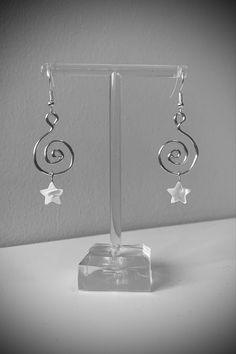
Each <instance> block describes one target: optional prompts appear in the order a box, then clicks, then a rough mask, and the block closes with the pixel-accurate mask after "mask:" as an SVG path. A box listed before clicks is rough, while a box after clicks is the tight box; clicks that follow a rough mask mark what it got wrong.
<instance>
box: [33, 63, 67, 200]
mask: <svg viewBox="0 0 236 354" xmlns="http://www.w3.org/2000/svg"><path fill="white" fill-rule="evenodd" d="M47 77H48V80H49V102H48V106H49V113H47V114H46V116H45V121H46V123H47V124H48V125H49V127H50V129H49V131H48V132H47V133H45V134H44V135H43V136H42V137H41V138H40V139H39V140H38V141H37V143H36V144H35V146H34V150H33V159H34V164H35V166H36V168H37V169H38V170H39V171H40V172H42V173H44V174H46V175H48V176H50V178H51V182H50V184H49V186H48V188H46V189H42V190H40V193H41V194H42V195H43V196H44V198H45V200H44V202H45V205H47V204H50V203H55V204H61V199H60V197H61V195H62V193H63V189H58V188H57V187H56V186H55V184H54V177H55V176H56V175H60V174H62V173H65V172H66V171H68V170H69V169H70V168H71V167H72V166H73V163H74V151H73V149H72V147H71V146H70V145H69V144H68V143H67V142H65V141H64V140H58V139H54V140H51V141H50V142H49V143H48V144H47V145H46V146H45V148H44V152H43V160H44V161H43V162H42V159H41V160H40V161H41V162H40V163H39V156H38V148H39V146H40V143H41V141H42V140H44V139H45V138H46V137H47V136H48V135H49V134H51V133H52V131H53V130H54V128H55V125H56V124H57V123H58V121H59V116H58V114H57V113H56V112H55V111H54V94H53V86H54V81H53V77H52V73H51V70H50V68H48V69H47ZM58 144H60V145H63V146H64V148H66V149H67V154H69V155H70V162H69V166H68V167H66V168H65V167H64V168H63V169H60V170H55V169H54V168H56V164H58V163H60V162H62V160H63V159H64V157H65V152H63V151H62V149H61V148H58V147H55V148H53V145H54V146H57V145H58ZM43 164H46V165H47V166H49V167H50V168H49V169H47V168H45V167H43V166H42V165H43Z"/></svg>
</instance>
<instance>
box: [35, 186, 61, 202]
mask: <svg viewBox="0 0 236 354" xmlns="http://www.w3.org/2000/svg"><path fill="white" fill-rule="evenodd" d="M40 193H41V194H42V195H43V196H44V197H45V201H44V203H45V205H47V204H49V203H55V204H61V199H60V196H61V195H62V193H63V189H58V188H56V187H55V185H54V183H53V182H51V183H50V184H49V186H48V188H47V189H41V191H40Z"/></svg>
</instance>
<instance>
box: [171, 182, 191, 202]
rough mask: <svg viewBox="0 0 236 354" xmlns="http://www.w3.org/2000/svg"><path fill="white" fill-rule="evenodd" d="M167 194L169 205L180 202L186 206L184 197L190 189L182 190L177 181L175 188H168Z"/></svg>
mask: <svg viewBox="0 0 236 354" xmlns="http://www.w3.org/2000/svg"><path fill="white" fill-rule="evenodd" d="M167 192H168V193H170V195H171V203H177V202H181V203H183V204H186V203H187V200H186V195H187V194H189V193H190V192H191V189H188V188H184V187H183V186H182V184H181V183H180V182H179V181H178V182H177V183H176V185H175V187H174V188H168V189H167Z"/></svg>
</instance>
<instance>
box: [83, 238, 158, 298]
mask: <svg viewBox="0 0 236 354" xmlns="http://www.w3.org/2000/svg"><path fill="white" fill-rule="evenodd" d="M151 286H152V271H151V250H150V248H149V247H147V246H145V245H122V246H120V248H119V250H117V252H116V253H115V255H114V250H113V249H112V246H111V244H107V243H96V244H95V245H94V246H93V247H91V248H90V249H89V252H88V254H87V255H86V256H85V258H84V259H83V260H82V261H81V262H80V264H79V274H78V287H79V289H81V290H89V291H140V292H141V291H145V292H149V291H151Z"/></svg>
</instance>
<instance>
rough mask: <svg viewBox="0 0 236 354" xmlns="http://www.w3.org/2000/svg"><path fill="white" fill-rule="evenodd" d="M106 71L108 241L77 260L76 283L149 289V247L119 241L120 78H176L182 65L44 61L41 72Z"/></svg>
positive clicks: (184, 69) (87, 286) (85, 286)
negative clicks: (108, 161)
mask: <svg viewBox="0 0 236 354" xmlns="http://www.w3.org/2000/svg"><path fill="white" fill-rule="evenodd" d="M48 68H50V70H51V72H52V73H53V74H54V73H58V72H63V73H75V74H79V75H96V76H97V75H106V76H107V75H109V78H110V80H109V85H110V90H109V106H110V107H109V149H110V243H97V244H95V245H94V246H93V247H91V248H90V249H89V251H88V253H87V255H86V256H85V257H84V259H83V260H82V261H81V262H80V263H79V271H78V287H79V289H82V290H92V291H97V290H101V291H151V288H152V270H151V250H150V248H149V247H147V246H145V245H144V244H134V245H122V243H121V79H122V77H123V76H139V77H140V76H142V77H166V78H175V79H177V78H178V77H179V75H180V73H182V72H183V74H184V76H186V74H187V67H186V66H183V65H181V66H180V65H123V64H118V65H116V64H112V65H111V64H44V65H43V66H42V70H41V71H42V73H45V72H46V70H47V69H48Z"/></svg>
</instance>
